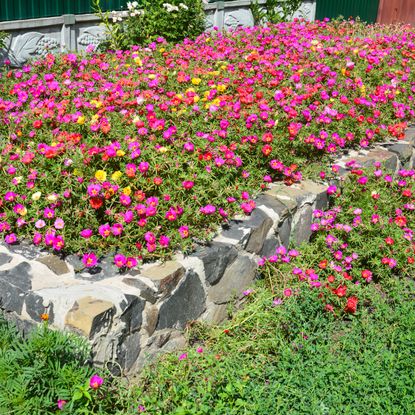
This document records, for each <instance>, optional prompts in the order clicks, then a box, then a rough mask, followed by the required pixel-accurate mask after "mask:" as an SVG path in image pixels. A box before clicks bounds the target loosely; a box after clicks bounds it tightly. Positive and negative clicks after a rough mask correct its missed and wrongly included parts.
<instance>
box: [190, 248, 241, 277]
mask: <svg viewBox="0 0 415 415" xmlns="http://www.w3.org/2000/svg"><path fill="white" fill-rule="evenodd" d="M193 256H196V257H197V258H199V259H200V260H202V262H203V266H204V269H205V278H206V281H208V282H209V284H211V285H213V284H216V283H217V282H218V281H219V280H220V279H221V278H222V276H223V273H224V272H225V269H226V267H227V266H228V265H229V264H231V263H232V262H233V261H234V260H235V258H236V257H237V256H238V251H237V250H236V248H235V247H234V246H232V245H229V244H225V243H220V242H212V243H211V244H209V245H208V246H204V247H201V248H199V249H198V250H197V251H196V253H195V254H194V255H193Z"/></svg>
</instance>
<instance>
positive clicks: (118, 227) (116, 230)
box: [111, 223, 124, 236]
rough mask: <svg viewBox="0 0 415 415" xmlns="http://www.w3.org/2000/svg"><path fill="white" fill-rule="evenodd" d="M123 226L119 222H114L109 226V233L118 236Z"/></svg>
mask: <svg viewBox="0 0 415 415" xmlns="http://www.w3.org/2000/svg"><path fill="white" fill-rule="evenodd" d="M123 229H124V227H123V226H122V224H121V223H115V224H114V225H112V226H111V233H112V234H113V235H114V236H120V235H121V234H122V231H123Z"/></svg>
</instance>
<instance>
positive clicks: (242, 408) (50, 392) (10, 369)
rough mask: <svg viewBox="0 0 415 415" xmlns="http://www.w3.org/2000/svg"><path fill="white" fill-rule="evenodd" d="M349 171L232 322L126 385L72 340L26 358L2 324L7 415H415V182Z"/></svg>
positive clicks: (200, 335) (0, 391) (58, 337)
mask: <svg viewBox="0 0 415 415" xmlns="http://www.w3.org/2000/svg"><path fill="white" fill-rule="evenodd" d="M350 167H351V168H352V173H351V175H350V176H349V178H348V179H346V181H345V182H340V184H339V186H338V187H336V188H334V186H333V185H332V186H330V187H329V188H328V192H329V193H330V194H331V206H330V208H329V209H327V210H326V211H324V212H323V211H319V210H316V211H315V212H314V215H315V217H316V221H315V223H314V224H313V225H312V227H313V229H314V232H315V234H314V236H313V238H312V240H311V242H310V243H308V244H303V245H302V246H300V247H295V248H294V247H292V248H290V249H286V248H284V247H279V248H277V249H276V253H275V255H272V256H270V257H269V258H263V259H262V260H261V261H260V266H261V268H260V269H261V275H262V278H261V279H260V280H259V281H258V282H257V283H256V284H255V286H253V287H251V289H248V290H246V291H245V292H244V298H243V300H242V304H241V307H240V308H239V309H238V310H233V311H231V310H230V312H231V313H232V314H233V315H232V319H230V321H228V322H227V323H225V324H224V325H223V326H216V327H209V326H206V325H204V324H203V323H193V324H192V325H190V326H189V327H188V329H187V335H188V339H189V346H188V349H187V350H182V351H179V352H176V353H171V354H166V355H164V356H162V357H161V358H160V359H159V360H158V361H156V362H154V363H152V364H151V365H150V366H148V367H147V368H146V369H145V370H144V372H143V373H142V374H141V375H140V376H139V377H138V378H137V379H135V380H133V381H131V380H130V383H129V384H127V383H126V382H125V381H124V380H123V379H117V378H113V377H111V376H110V375H109V373H105V372H99V371H98V372H94V370H93V369H92V368H91V367H89V366H86V367H85V366H83V365H82V363H83V362H82V360H83V359H86V358H87V357H88V354H85V352H86V351H87V349H82V348H81V349H80V350H81V351H82V350H83V351H82V352H80V351H79V346H78V343H77V342H76V341H75V339H72V338H70V337H65V335H63V334H60V333H55V332H51V331H49V330H47V329H46V325H45V326H42V327H41V329H40V331H39V333H37V334H36V335H35V336H34V337H33V338H32V339H30V341H29V345H25V343H22V339H21V338H19V337H17V338H16V333H14V332H11V331H10V328H9V327H8V326H5V324H4V322H1V324H0V367H1V368H2V370H1V371H0V373H1V376H2V383H1V385H0V413H2V412H1V410H3V411H4V410H7V409H9V408H11V407H13V410H14V411H15V413H17V414H19V413H22V414H24V413H29V412H30V413H37V412H36V411H38V410H39V408H43V412H39V413H62V414H137V413H147V414H153V415H154V414H176V415H178V414H212V413H213V414H218V415H219V414H224V413H227V414H238V415H239V414H264V415H265V414H269V413H275V414H313V415H314V414H330V415H331V414H333V415H335V414H338V413H348V414H361V413H365V414H373V415H374V414H378V413H383V412H384V413H393V414H411V413H413V412H414V410H415V398H414V395H413V390H414V386H415V378H414V376H413V373H414V370H415V358H414V356H413V349H414V347H415V331H414V327H415V303H414V296H415V278H414V277H415V244H414V241H413V232H414V228H415V226H414V225H415V203H414V202H415V200H414V195H415V193H414V191H415V171H414V170H401V171H400V172H399V174H398V175H397V177H396V178H392V177H391V176H390V175H389V173H388V172H387V171H383V170H382V168H381V167H380V166H379V165H376V166H375V168H374V169H370V170H366V169H361V168H359V166H357V165H353V166H352V164H351V165H350ZM334 170H336V167H334ZM328 175H329V173H327V176H328ZM340 253H341V254H340ZM62 357H64V360H63V361H62ZM34 362H35V363H34ZM62 364H64V365H66V369H64V368H65V366H63V367H62V366H61V365H62ZM95 370H96V369H95ZM22 380H27V381H24V382H23V381H22ZM21 391H23V392H21ZM42 405H43V407H42ZM47 411H50V412H47ZM4 413H7V411H6V412H4Z"/></svg>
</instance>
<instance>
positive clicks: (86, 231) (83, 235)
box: [79, 229, 93, 239]
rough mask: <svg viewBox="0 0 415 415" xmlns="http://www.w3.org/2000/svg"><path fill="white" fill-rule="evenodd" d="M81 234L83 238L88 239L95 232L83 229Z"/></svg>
mask: <svg viewBox="0 0 415 415" xmlns="http://www.w3.org/2000/svg"><path fill="white" fill-rule="evenodd" d="M79 234H80V235H81V236H82V238H85V239H88V238H90V237H91V236H92V234H93V232H92V230H91V229H83V230H82V231H81V232H79Z"/></svg>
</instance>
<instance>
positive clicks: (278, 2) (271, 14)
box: [251, 0, 302, 25]
mask: <svg viewBox="0 0 415 415" xmlns="http://www.w3.org/2000/svg"><path fill="white" fill-rule="evenodd" d="M301 4H302V0H267V1H266V3H265V4H259V3H258V0H253V1H252V3H251V11H252V15H253V17H254V23H255V25H258V24H262V23H265V22H269V23H279V22H284V21H287V20H290V19H291V18H292V16H293V14H294V13H295V12H296V11H297V10H298V9H299V8H300V6H301Z"/></svg>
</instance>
